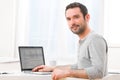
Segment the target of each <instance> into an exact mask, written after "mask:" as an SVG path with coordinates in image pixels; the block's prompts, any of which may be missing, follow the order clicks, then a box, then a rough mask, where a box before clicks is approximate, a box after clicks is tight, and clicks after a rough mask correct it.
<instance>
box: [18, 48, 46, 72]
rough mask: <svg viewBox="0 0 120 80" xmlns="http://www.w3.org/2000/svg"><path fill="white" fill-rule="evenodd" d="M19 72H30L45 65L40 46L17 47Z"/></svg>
mask: <svg viewBox="0 0 120 80" xmlns="http://www.w3.org/2000/svg"><path fill="white" fill-rule="evenodd" d="M19 58H20V65H21V71H31V70H32V69H33V68H34V67H36V66H38V65H45V59H44V52H43V47H42V46H19Z"/></svg>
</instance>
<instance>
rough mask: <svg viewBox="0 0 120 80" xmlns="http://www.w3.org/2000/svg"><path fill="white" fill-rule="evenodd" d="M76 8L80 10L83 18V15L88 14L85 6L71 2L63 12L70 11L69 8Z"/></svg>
mask: <svg viewBox="0 0 120 80" xmlns="http://www.w3.org/2000/svg"><path fill="white" fill-rule="evenodd" d="M76 7H79V8H80V11H81V12H82V14H83V16H84V18H85V15H86V14H88V9H87V8H86V6H85V5H83V4H81V3H79V2H73V3H70V4H69V5H67V6H66V9H65V12H66V11H67V10H68V9H70V8H76Z"/></svg>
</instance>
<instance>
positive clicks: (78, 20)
mask: <svg viewBox="0 0 120 80" xmlns="http://www.w3.org/2000/svg"><path fill="white" fill-rule="evenodd" d="M66 19H67V22H68V25H69V27H70V29H71V31H72V32H73V33H75V34H78V35H79V34H82V33H83V32H84V31H85V29H86V27H87V22H86V18H84V17H83V14H82V13H81V11H80V9H79V8H78V7H76V8H70V9H68V10H67V11H66Z"/></svg>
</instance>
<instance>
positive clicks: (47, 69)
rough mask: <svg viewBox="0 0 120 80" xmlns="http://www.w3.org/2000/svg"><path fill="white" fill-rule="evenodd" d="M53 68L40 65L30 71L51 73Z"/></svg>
mask: <svg viewBox="0 0 120 80" xmlns="http://www.w3.org/2000/svg"><path fill="white" fill-rule="evenodd" d="M53 69H54V67H50V66H45V65H40V66H37V67H35V68H33V69H32V71H33V72H51V71H53Z"/></svg>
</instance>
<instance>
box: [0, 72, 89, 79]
mask: <svg viewBox="0 0 120 80" xmlns="http://www.w3.org/2000/svg"><path fill="white" fill-rule="evenodd" d="M0 80H52V78H51V75H35V74H27V73H26V74H24V73H13V74H12V73H11V74H1V75H0ZM61 80H88V79H80V78H65V79H61Z"/></svg>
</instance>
